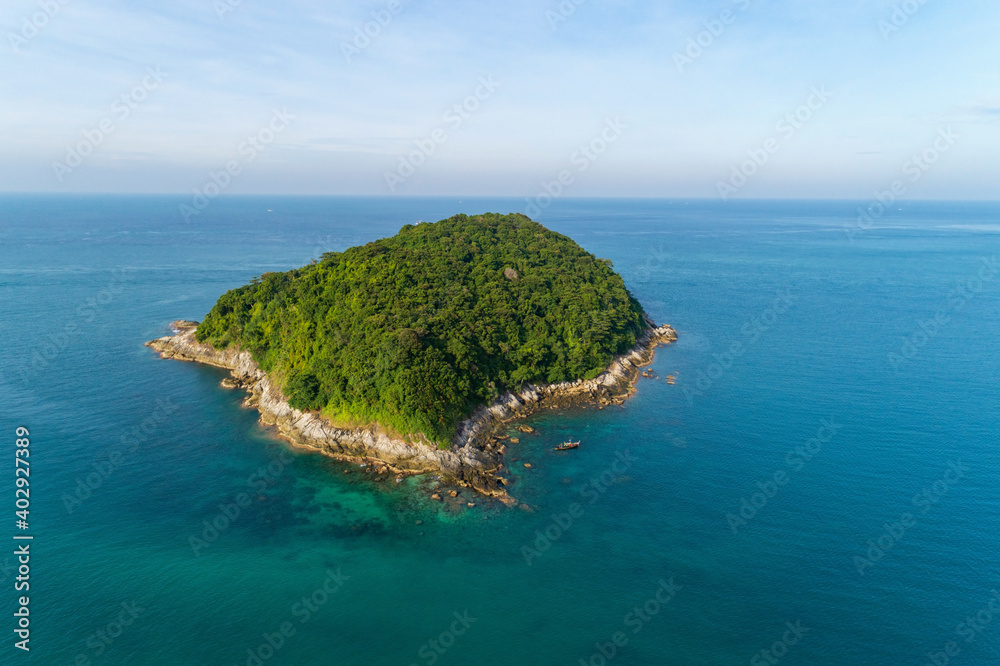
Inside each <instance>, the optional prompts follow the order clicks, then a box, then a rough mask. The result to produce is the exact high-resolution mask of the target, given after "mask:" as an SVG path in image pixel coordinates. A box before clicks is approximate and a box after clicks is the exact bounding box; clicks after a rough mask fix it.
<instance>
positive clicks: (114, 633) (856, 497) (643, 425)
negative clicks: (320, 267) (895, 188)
mask: <svg viewBox="0 0 1000 666" xmlns="http://www.w3.org/2000/svg"><path fill="white" fill-rule="evenodd" d="M184 201H185V198H184V197H168V196H164V197H105V196H92V197H69V196H60V197H41V196H13V195H5V196H3V197H0V313H2V318H0V339H2V341H3V343H2V345H0V370H2V381H0V404H2V405H3V410H2V417H0V443H2V446H0V451H2V452H3V455H0V488H2V491H0V515H2V516H3V520H0V525H2V526H4V527H2V528H0V540H4V541H6V542H7V543H8V546H7V547H5V548H4V549H3V551H0V590H3V592H2V593H0V607H2V608H3V609H4V611H5V613H4V617H5V618H6V620H4V621H3V622H2V623H0V635H2V636H5V637H6V638H5V639H4V643H3V646H2V647H0V654H2V657H0V662H2V663H3V664H20V663H24V664H44V665H46V666H69V665H70V664H78V665H81V666H82V665H85V664H97V665H103V664H107V665H109V666H110V665H113V664H136V665H143V666H145V665H151V666H153V665H159V664H171V665H178V664H179V665H202V664H205V665H220V666H235V665H239V666H244V665H246V666H254V665H256V666H262V665H263V664H269V665H270V664H295V665H314V664H315V665H322V666H326V665H338V664H344V665H348V664H350V665H353V664H358V665H368V664H376V665H381V664H399V665H401V666H407V665H410V664H417V665H421V664H423V665H426V666H433V665H434V664H440V665H441V666H448V665H456V666H457V665H461V666H466V665H482V666H497V665H503V666H528V665H535V664H538V665H548V664H565V665H567V666H576V665H578V664H581V663H582V664H585V665H592V666H600V665H601V664H613V665H614V666H618V665H622V666H624V665H626V664H628V665H652V664H656V665H659V664H713V665H714V664H775V663H781V664H782V665H784V664H788V665H792V664H805V665H826V664H830V665H843V664H878V665H885V664H889V665H895V664H913V665H923V664H938V665H940V664H945V663H948V664H960V665H962V666H972V665H976V664H998V663H1000V593H998V592H996V591H1000V456H998V433H1000V299H998V296H1000V267H998V265H997V260H998V256H1000V205H998V204H973V203H906V204H902V205H899V206H896V207H895V208H894V209H893V210H892V211H889V212H888V213H886V214H885V215H883V216H881V217H880V218H878V219H877V220H876V221H875V222H874V223H869V222H866V221H865V222H863V223H862V224H860V225H859V224H858V222H857V219H858V208H859V206H864V205H865V204H863V203H859V202H801V201H776V202H775V201H767V202H765V201H756V202H731V203H721V202H709V201H684V200H674V201H667V200H595V199H564V200H558V201H556V202H554V203H553V204H552V205H551V206H550V207H548V208H547V209H545V210H544V211H542V213H541V214H540V215H537V216H536V217H537V219H538V221H540V222H541V223H543V224H545V225H546V226H547V227H549V228H550V229H553V230H555V231H558V232H561V233H564V234H567V235H569V236H570V237H572V238H573V239H574V240H576V241H577V242H578V243H579V244H580V245H582V246H583V247H584V248H586V249H587V250H589V251H591V252H593V253H594V254H596V255H597V256H600V257H606V258H609V259H611V260H612V261H613V262H614V266H615V268H616V270H618V271H619V272H620V273H621V274H622V276H623V277H624V279H625V282H626V284H627V285H628V287H629V288H630V289H631V291H632V292H633V294H634V295H635V296H636V297H637V298H638V299H639V300H640V301H641V302H642V303H643V304H644V305H645V307H646V309H647V311H648V313H649V314H650V316H651V317H652V318H653V319H654V320H656V321H657V322H659V323H670V324H672V325H673V326H674V327H675V328H676V329H677V331H678V333H679V335H680V339H679V341H678V342H677V343H676V344H674V345H671V346H669V347H666V348H663V349H660V350H659V352H658V353H657V357H656V361H655V363H654V365H653V369H654V370H655V372H656V374H657V378H656V379H645V380H642V381H641V383H640V385H639V391H638V394H637V395H636V396H635V397H634V398H633V399H632V400H630V401H629V402H628V403H626V405H625V406H624V407H622V408H613V409H605V410H603V411H595V410H592V409H591V410H583V409H581V410H579V411H576V412H573V413H561V414H554V413H549V414H544V415H540V416H538V417H537V418H533V419H531V420H530V421H529V423H530V424H531V425H532V426H534V427H535V428H537V430H538V434H537V435H523V436H522V437H521V443H520V444H519V445H516V446H513V447H512V450H511V452H510V456H511V458H516V459H517V461H516V462H513V463H512V464H511V469H512V470H513V471H514V475H513V478H514V480H515V482H514V484H513V485H512V487H511V492H512V494H513V495H514V496H516V497H517V498H519V499H520V500H521V501H522V502H524V503H526V504H528V505H529V506H530V507H531V508H532V509H533V511H530V512H529V511H527V510H522V509H520V508H514V509H511V508H506V507H503V506H499V505H495V504H493V503H491V502H488V501H483V500H482V499H481V498H472V497H470V498H469V499H470V501H474V502H475V503H476V506H475V507H473V508H469V509H465V508H463V509H462V510H448V509H445V508H443V506H442V504H440V503H437V502H434V501H431V500H430V499H428V494H427V490H426V484H427V483H429V482H430V480H429V479H419V478H418V479H411V480H409V481H407V482H406V483H403V484H399V485H397V484H394V483H380V484H379V483H372V482H370V481H368V480H366V479H365V478H363V475H362V474H360V473H359V471H358V468H357V467H356V466H351V465H346V464H343V463H339V462H336V461H333V460H330V459H327V458H324V457H322V456H319V455H314V454H309V453H304V452H301V451H291V450H289V449H288V447H287V446H286V445H285V444H284V443H283V442H282V441H281V440H278V439H276V438H275V437H274V436H273V434H272V433H271V432H270V431H269V430H268V429H266V428H264V427H262V426H261V425H260V424H259V423H258V421H257V414H256V412H254V411H249V410H246V409H243V408H242V407H241V404H240V403H241V400H242V397H243V395H242V393H241V392H237V391H230V390H226V389H224V388H222V387H221V386H220V381H221V379H223V377H225V376H226V373H225V372H223V371H221V370H218V369H214V368H209V367H202V366H198V365H194V364H190V363H180V362H175V361H166V360H161V359H159V358H158V357H157V356H156V355H155V354H154V353H153V352H152V351H151V350H150V349H148V348H146V347H144V346H143V343H144V342H145V341H147V340H150V339H152V338H155V337H159V336H162V335H166V334H168V332H169V331H168V323H169V322H170V321H172V320H174V319H181V318H185V319H195V320H201V319H202V318H203V316H204V315H205V313H206V312H207V311H208V310H209V309H210V308H211V307H212V305H213V304H214V302H215V300H216V299H217V298H218V296H219V295H220V294H222V293H223V292H224V291H226V290H228V289H231V288H233V287H236V286H239V285H241V284H244V283H246V282H247V281H249V280H250V278H251V277H253V276H255V275H259V274H261V273H262V272H265V271H279V270H287V269H291V268H295V267H298V266H301V265H303V264H305V263H307V262H308V261H309V260H310V259H312V258H316V257H319V255H320V254H322V253H323V252H327V251H335V250H343V249H345V248H347V247H350V246H353V245H357V244H362V243H365V242H368V241H371V240H374V239H377V238H381V237H385V236H390V235H393V234H395V233H396V232H397V231H398V230H399V228H400V227H402V226H403V225H404V224H408V223H414V222H416V221H418V220H424V221H436V220H439V219H442V218H445V217H449V216H451V215H453V214H455V213H459V212H462V213H469V214H474V213H479V212H486V211H495V212H500V213H507V212H514V211H524V209H525V202H524V201H523V200H518V199H474V198H462V199H457V198H455V199H448V198H409V199H404V198H306V197H302V198H294V197H270V196H259V197H230V198H220V199H218V200H215V201H213V202H212V203H211V205H210V206H209V207H208V208H207V209H206V210H205V211H203V212H202V213H201V214H200V215H198V216H196V217H194V218H192V219H191V221H190V222H185V221H184V219H183V218H182V217H181V215H180V213H179V212H178V204H180V203H183V202H184ZM845 227H846V228H845ZM668 374H674V375H675V376H676V377H677V382H676V384H674V385H668V384H667V383H666V381H665V377H666V376H667V375H668ZM17 426H24V427H26V428H28V429H29V431H30V440H31V446H30V452H31V458H30V461H31V477H30V483H31V485H30V491H31V497H30V499H31V512H30V529H29V530H27V531H26V532H24V531H21V530H18V529H17V528H16V527H15V515H14V511H15V494H14V458H15V453H14V451H15V437H16V436H15V428H16V427H17ZM568 438H572V439H574V440H576V439H581V440H583V446H582V447H581V448H580V449H579V450H577V451H575V452H571V453H561V454H560V453H555V452H553V451H552V450H551V449H552V447H553V446H554V445H555V444H557V443H560V442H562V441H564V440H566V439H568ZM524 462H529V463H531V464H532V467H531V468H530V469H529V468H525V467H523V463H524ZM345 469H350V470H351V471H352V473H350V474H345V473H344V470H345ZM241 494H245V497H246V498H248V501H249V505H246V506H242V507H239V506H236V505H235V504H234V503H235V502H236V498H238V497H239V496H240V495H241ZM236 509H239V513H238V514H237V513H236ZM4 512H6V513H4ZM227 513H228V515H229V517H226V514H227ZM213 522H214V523H215V524H216V525H217V526H224V527H222V529H218V530H215V529H214V528H213V529H207V528H206V525H211V524H212V523H213ZM25 533H27V534H31V535H32V536H33V537H34V539H33V541H32V542H31V546H30V552H31V560H30V567H31V569H30V576H31V578H30V605H29V607H30V613H31V615H30V619H31V624H30V627H31V638H30V647H31V650H30V652H29V653H24V652H23V651H21V650H18V649H16V648H15V647H14V642H15V640H17V636H16V635H15V634H14V633H13V629H14V628H15V626H16V625H15V622H16V618H14V617H13V613H14V611H15V610H16V609H17V608H18V604H17V601H16V597H17V596H19V595H20V594H22V593H17V592H15V590H14V584H15V577H16V576H17V571H16V565H17V563H16V558H15V556H14V554H13V553H14V548H15V545H16V543H17V542H15V541H14V540H13V539H12V538H11V537H13V536H14V535H15V534H25ZM193 538H195V539H194V540H193ZM197 539H201V541H202V542H203V543H201V545H200V546H199V545H198V543H199V542H198V541H197ZM193 544H194V545H193ZM196 551H197V552H196ZM283 630H284V633H282V631H283Z"/></svg>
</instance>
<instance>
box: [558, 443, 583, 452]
mask: <svg viewBox="0 0 1000 666" xmlns="http://www.w3.org/2000/svg"><path fill="white" fill-rule="evenodd" d="M578 448H580V442H563V443H562V444H560V445H559V446H557V447H556V448H554V449H553V451H569V450H570V449H578Z"/></svg>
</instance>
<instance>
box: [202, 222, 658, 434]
mask: <svg viewBox="0 0 1000 666" xmlns="http://www.w3.org/2000/svg"><path fill="white" fill-rule="evenodd" d="M645 327H646V323H645V320H644V318H643V316H642V308H641V306H640V305H639V303H638V302H637V301H636V300H635V299H634V298H632V295H631V294H630V293H629V292H628V290H627V289H626V288H625V285H624V283H623V282H622V279H621V277H620V276H619V275H617V274H616V273H615V272H614V270H613V269H612V267H611V262H609V261H607V260H603V259H598V258H596V257H594V256H593V255H592V254H590V253H588V252H586V251H585V250H583V249H582V248H581V247H580V246H579V245H577V244H576V243H574V242H573V241H572V240H571V239H569V238H567V237H566V236H563V235H561V234H557V233H555V232H552V231H549V230H548V229H546V228H544V227H543V226H541V225H540V224H537V223H535V222H533V221H531V220H530V219H528V218H527V217H525V216H523V215H519V214H511V215H497V214H493V213H490V214H486V215H481V216H476V217H469V216H466V215H457V216H455V217H452V218H449V219H447V220H442V221H441V222H438V223H436V224H419V225H416V226H414V225H409V224H408V225H406V226H404V227H403V228H402V229H401V230H400V232H399V234H397V235H396V236H394V237H392V238H386V239H383V240H379V241H375V242H372V243H368V244H367V245H364V246H360V247H354V248H351V249H349V250H346V251H344V252H331V253H327V254H324V255H323V258H322V261H320V262H319V263H316V264H312V265H309V266H305V267H303V268H300V269H297V270H293V271H289V272H287V273H265V274H264V275H261V276H260V277H259V279H258V278H255V279H254V281H253V282H251V283H250V284H248V285H246V286H244V287H240V288H238V289H233V290H232V291H229V292H227V293H225V294H223V296H222V297H221V298H219V301H218V302H217V303H216V305H215V307H214V308H212V311H211V312H210V313H209V314H208V315H207V316H206V318H205V321H204V322H202V324H201V325H200V326H199V327H198V330H197V334H196V335H197V339H198V340H200V341H203V342H208V343H211V344H212V345H214V346H216V347H218V348H224V347H227V346H228V345H231V344H236V345H240V346H241V347H242V348H244V349H247V350H249V351H250V352H251V354H252V355H253V358H254V360H256V361H257V363H258V364H260V366H261V367H262V368H263V369H264V370H265V371H267V372H268V373H270V374H271V375H272V376H273V377H274V378H275V379H276V380H277V381H279V382H280V385H281V386H283V389H284V392H285V394H286V395H287V396H288V398H289V402H290V404H292V405H293V406H295V407H298V408H301V409H319V410H322V411H323V412H324V413H325V414H326V415H328V416H329V417H330V418H332V419H333V420H335V421H337V422H342V423H351V424H361V423H370V422H374V421H377V422H379V423H381V424H382V425H383V426H386V427H388V428H391V429H392V430H394V431H396V432H398V433H400V434H403V435H415V434H417V433H423V434H424V435H425V436H426V437H427V438H428V439H430V440H432V441H434V442H437V443H438V444H439V445H442V446H447V444H448V443H449V442H450V441H451V438H452V435H453V433H454V428H455V425H456V423H457V422H458V421H460V420H461V419H463V418H465V417H466V416H467V415H468V414H469V413H470V412H471V411H472V410H473V409H474V408H475V407H476V406H477V405H480V404H484V403H488V402H489V401H491V400H493V399H494V398H496V397H497V396H498V395H500V394H501V393H502V392H504V391H506V390H508V389H516V388H518V387H519V386H521V385H523V384H524V383H528V382H532V383H539V382H558V381H565V380H570V379H578V378H591V377H594V376H596V375H597V374H599V373H600V372H601V371H602V370H603V369H604V368H605V367H606V366H607V364H608V363H609V362H610V360H611V358H612V356H613V355H615V354H618V353H621V352H624V351H625V350H626V349H628V348H629V347H631V346H632V345H634V344H635V341H636V338H637V336H638V335H639V334H640V333H641V332H642V330H643V329H644V328H645Z"/></svg>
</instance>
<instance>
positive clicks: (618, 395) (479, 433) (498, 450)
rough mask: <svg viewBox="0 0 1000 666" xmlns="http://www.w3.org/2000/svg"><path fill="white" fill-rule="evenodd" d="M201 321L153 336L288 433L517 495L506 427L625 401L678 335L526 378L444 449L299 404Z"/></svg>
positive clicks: (666, 331)
mask: <svg viewBox="0 0 1000 666" xmlns="http://www.w3.org/2000/svg"><path fill="white" fill-rule="evenodd" d="M197 326H198V322H193V321H184V320H179V321H175V322H173V323H172V324H171V327H172V328H173V330H174V335H169V336H166V337H163V338H158V339H156V340H151V341H149V342H147V343H146V346H148V347H152V348H153V349H154V350H156V351H157V352H159V353H160V356H162V357H163V358H172V359H176V360H180V361H194V362H197V363H205V364H208V365H214V366H217V367H220V368H226V369H228V370H230V372H231V374H232V380H227V382H226V385H227V386H233V387H241V388H244V389H246V390H247V392H248V393H249V395H248V397H247V399H246V401H245V402H244V404H245V405H246V406H248V407H254V408H256V409H257V410H258V411H259V412H260V418H261V421H262V422H264V423H265V424H268V425H273V426H275V427H276V428H277V430H278V432H280V433H281V435H283V436H284V437H286V438H287V439H288V440H290V441H291V442H293V443H294V444H297V445H299V446H305V447H309V448H311V449H315V450H318V451H320V452H322V453H325V454H327V455H331V456H334V457H336V458H340V459H344V460H354V461H366V462H372V463H374V464H376V465H378V466H379V467H384V468H385V469H386V471H391V472H393V473H397V474H417V473H423V472H437V473H441V474H442V475H443V476H445V477H446V478H447V479H448V480H451V481H454V482H455V483H458V484H459V485H462V486H465V487H470V488H473V489H475V490H477V491H478V492H480V493H483V494H485V495H491V496H494V497H498V498H500V499H501V500H504V501H512V500H511V499H510V498H509V496H508V495H507V491H506V490H505V488H504V486H505V484H506V481H505V479H504V477H503V469H504V461H503V454H504V452H505V451H506V447H505V446H503V445H502V444H501V442H500V441H499V440H498V439H496V438H495V437H494V435H496V434H497V433H498V431H499V430H500V429H501V427H502V426H503V425H504V424H506V423H508V422H510V421H513V420H515V419H520V418H524V417H525V416H527V415H529V414H531V413H532V412H534V411H536V410H538V409H544V408H555V407H564V406H568V405H572V404H578V403H597V404H599V405H600V406H601V407H603V406H605V405H610V404H621V403H622V402H623V401H624V400H625V399H626V398H627V397H628V396H629V395H631V394H632V393H633V392H634V391H635V384H636V381H637V380H638V378H639V373H640V368H642V367H643V366H645V365H648V364H649V363H651V362H652V360H653V355H654V353H655V349H656V347H658V346H660V345H661V344H666V343H669V342H672V341H674V340H676V339H677V335H676V333H675V332H674V330H673V329H672V328H671V327H670V326H660V327H651V328H650V329H648V330H647V331H646V333H645V334H643V336H642V337H641V338H640V339H639V341H638V343H637V344H636V346H635V347H634V348H633V349H632V351H630V352H629V353H627V354H624V355H622V356H620V357H618V358H616V359H615V360H614V361H613V362H612V363H611V365H610V366H609V367H608V369H607V370H606V371H605V372H604V373H602V374H601V375H599V376H597V377H595V378H594V379H590V380H586V381H584V380H577V381H575V382H563V383H560V384H549V385H545V386H526V387H525V388H524V389H523V390H522V391H520V392H518V393H507V394H505V395H503V396H501V397H500V398H499V399H498V400H496V401H495V402H494V403H493V404H491V405H488V406H483V407H480V408H479V409H477V410H476V411H475V412H474V413H473V414H472V415H471V416H470V417H469V418H468V419H466V420H465V421H463V422H462V423H460V424H459V425H458V427H457V428H456V433H455V439H454V442H453V444H452V447H451V449H449V450H447V451H445V450H441V449H438V448H437V447H435V446H433V445H432V444H431V443H429V442H426V441H422V440H418V439H415V440H412V441H410V440H407V439H404V438H402V437H399V436H398V435H393V434H391V433H389V432H387V431H385V430H384V429H383V428H381V427H380V426H378V425H377V424H374V425H370V426H365V427H359V428H342V427H338V426H336V425H334V424H333V423H331V422H330V421H329V420H328V419H326V418H324V417H322V416H320V415H319V414H318V413H316V412H303V411H301V410H298V409H295V408H293V407H291V406H290V405H289V404H288V402H287V401H286V400H285V397H284V396H283V395H282V394H281V391H280V389H279V388H278V387H276V386H274V385H273V384H272V382H271V380H270V378H269V377H268V376H267V374H266V373H265V372H264V371H263V370H261V369H260V368H259V367H258V366H257V363H256V362H254V360H253V359H252V358H251V356H250V352H247V351H243V350H241V349H239V348H228V349H215V348H214V347H212V346H211V345H207V344H202V343H200V342H198V341H197V340H196V339H195V337H194V333H195V329H196V328H197Z"/></svg>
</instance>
